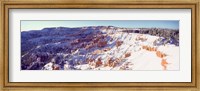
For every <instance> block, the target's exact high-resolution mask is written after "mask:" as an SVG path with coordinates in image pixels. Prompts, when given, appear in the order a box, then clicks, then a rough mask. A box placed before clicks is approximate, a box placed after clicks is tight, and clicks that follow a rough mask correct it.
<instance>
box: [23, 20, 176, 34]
mask: <svg viewBox="0 0 200 91" xmlns="http://www.w3.org/2000/svg"><path fill="white" fill-rule="evenodd" d="M84 26H116V27H124V28H171V29H179V21H178V20H46V21H45V20H34V21H33V20H22V21H21V31H29V30H41V29H43V28H47V27H84Z"/></svg>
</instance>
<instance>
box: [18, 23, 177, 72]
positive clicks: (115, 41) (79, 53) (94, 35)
mask: <svg viewBox="0 0 200 91" xmlns="http://www.w3.org/2000/svg"><path fill="white" fill-rule="evenodd" d="M161 30H162V29H140V30H130V29H126V28H119V27H113V26H91V27H79V28H66V27H58V28H44V29H42V30H39V31H38V30H31V31H26V32H21V69H22V70H41V69H42V70H79V68H76V67H75V66H76V65H82V64H90V65H92V66H94V68H97V67H100V66H109V67H116V66H118V65H119V64H121V62H122V60H123V59H122V58H121V57H116V58H110V59H107V61H106V62H105V64H104V62H103V61H102V60H104V59H105V57H104V58H99V56H100V55H102V54H104V53H109V51H113V50H112V48H113V47H117V48H118V47H120V46H121V45H123V44H124V43H125V42H124V41H123V40H120V38H119V37H116V36H115V35H116V34H117V33H118V34H121V33H138V34H149V35H155V36H161V38H160V39H158V40H156V41H155V45H159V44H161V45H162V44H165V43H171V44H175V45H177V46H178V44H179V42H178V39H179V35H178V34H179V32H177V31H176V30H164V31H163V30H162V31H161ZM164 39H166V40H164ZM137 40H141V41H146V40H147V39H145V38H142V37H141V38H138V39H137ZM118 49H119V48H118ZM151 50H155V49H151ZM158 54H159V53H158ZM108 55H113V54H112V53H109V54H108ZM122 56H125V58H128V57H130V56H132V54H131V53H126V54H125V55H124V54H123V55H122ZM52 60H53V61H52ZM52 62H53V64H52Z"/></svg>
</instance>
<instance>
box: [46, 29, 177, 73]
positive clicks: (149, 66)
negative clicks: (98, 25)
mask: <svg viewBox="0 0 200 91" xmlns="http://www.w3.org/2000/svg"><path fill="white" fill-rule="evenodd" d="M117 31H118V32H116V30H113V31H108V32H107V30H102V32H104V33H106V35H107V36H110V37H111V38H112V39H107V40H108V41H107V45H106V46H105V47H104V48H99V49H98V48H96V49H95V51H92V52H88V51H86V50H85V48H81V49H78V50H76V51H74V52H73V53H72V55H73V56H74V57H76V59H75V58H74V57H72V58H70V59H72V60H75V61H79V60H77V58H79V59H80V60H81V59H82V58H84V57H87V58H94V61H91V62H90V63H83V64H77V65H75V66H74V68H75V69H77V70H179V46H175V45H173V44H165V45H160V46H155V45H154V44H153V43H154V41H155V40H157V39H158V38H159V37H157V36H152V35H149V34H139V33H126V32H120V30H117ZM113 32H114V33H113ZM116 41H123V43H122V44H121V45H120V46H118V47H117V46H116ZM57 44H58V43H57ZM144 46H147V47H148V48H154V49H151V50H148V49H145V48H143V47H144ZM105 48H109V50H108V51H103V49H105ZM97 50H98V51H97ZM86 52H88V53H86ZM159 53H160V55H162V57H159V56H158V55H159ZM94 54H97V55H94ZM63 55H65V56H66V55H68V54H63ZM126 55H128V56H126ZM163 55H164V56H163ZM98 58H100V59H101V62H102V63H100V65H98V66H97V60H98ZM109 59H112V65H111V66H109V64H108V63H109V62H108V60H109ZM116 60H117V61H116ZM114 62H117V63H116V64H114ZM67 64H68V63H66V64H65V65H64V66H65V67H64V70H70V69H69V65H67ZM48 65H50V66H51V65H52V63H51V62H50V63H48V64H46V65H45V66H44V67H45V69H48V67H50V66H48ZM48 70H52V69H48Z"/></svg>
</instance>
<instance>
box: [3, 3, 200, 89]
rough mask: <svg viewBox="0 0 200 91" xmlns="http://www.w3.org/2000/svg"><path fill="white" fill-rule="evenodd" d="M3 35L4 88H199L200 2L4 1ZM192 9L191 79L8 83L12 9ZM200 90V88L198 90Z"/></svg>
mask: <svg viewBox="0 0 200 91" xmlns="http://www.w3.org/2000/svg"><path fill="white" fill-rule="evenodd" d="M1 6H2V14H1V15H2V31H1V32H2V34H3V39H2V40H3V43H2V45H3V48H2V49H3V58H2V61H3V64H2V66H3V81H2V82H3V89H7V88H34V87H39V88H93V87H98V88H118V87H120V88H126V87H127V88H132V87H134V88H139V87H146V88H163V87H165V88H193V89H199V86H198V85H200V84H199V80H198V78H199V73H200V72H199V71H200V69H199V66H197V65H200V62H198V61H197V58H198V57H197V53H198V50H199V48H197V45H198V43H197V40H198V39H197V35H198V30H199V29H198V25H197V24H198V19H199V16H198V15H199V14H198V8H199V3H198V2H134V1H132V2H121V1H118V2H114V0H113V1H112V0H111V1H108V2H88V1H85V2H73V1H71V2H70V1H68V2H11V1H3V2H2V5H1ZM48 8H50V9H64V8H70V9H74V8H77V9H81V8H86V9H122V8H123V9H131V8H133V9H134V8H135V9H191V10H192V82H191V83H190V82H181V83H180V82H173V83H171V82H165V83H162V82H156V83H155V82H147V83H144V82H137V83H134V82H133V83H132V82H131V83H129V82H128V83H127V82H126V83H125V82H120V83H112V82H109V83H108V82H103V83H94V82H81V83H75V82H74V83H71V82H70V83H67V82H66V83H56V82H51V83H40V82H37V83H28V82H23V83H21V82H20V83H17V82H9V74H8V73H9V72H8V71H9V70H8V69H9V68H8V59H9V55H8V50H9V44H8V40H9V37H8V36H9V9H48ZM199 90H200V89H199Z"/></svg>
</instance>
